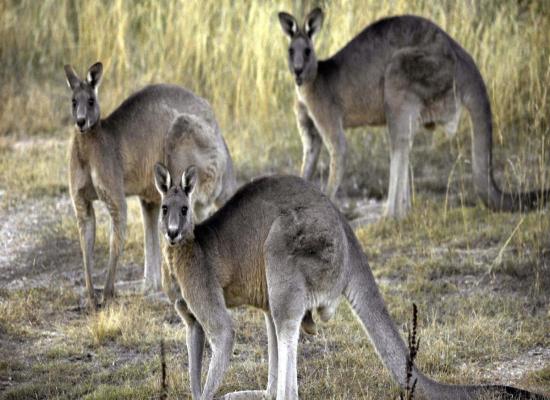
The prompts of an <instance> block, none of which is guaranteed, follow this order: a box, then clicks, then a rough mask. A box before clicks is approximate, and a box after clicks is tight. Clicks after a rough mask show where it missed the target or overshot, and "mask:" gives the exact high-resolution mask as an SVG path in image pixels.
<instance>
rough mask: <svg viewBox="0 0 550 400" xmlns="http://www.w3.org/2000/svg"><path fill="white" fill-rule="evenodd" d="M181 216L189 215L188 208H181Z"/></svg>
mask: <svg viewBox="0 0 550 400" xmlns="http://www.w3.org/2000/svg"><path fill="white" fill-rule="evenodd" d="M181 214H182V215H185V214H187V207H185V206H183V207H182V208H181Z"/></svg>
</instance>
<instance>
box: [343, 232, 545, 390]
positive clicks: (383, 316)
mask: <svg viewBox="0 0 550 400" xmlns="http://www.w3.org/2000/svg"><path fill="white" fill-rule="evenodd" d="M347 236H348V242H349V243H350V252H351V253H350V260H354V261H352V264H351V265H350V268H351V279H350V282H349V283H348V285H347V287H346V288H345V290H344V294H345V296H346V298H347V299H348V301H349V302H350V304H351V307H352V308H353V310H354V311H355V313H356V315H357V317H358V318H359V319H360V321H361V322H362V324H363V327H364V328H365V330H366V332H367V334H368V336H369V337H370V339H371V341H372V342H373V344H374V347H375V349H376V352H377V353H378V356H379V357H380V358H381V360H382V362H383V363H384V365H385V366H386V368H387V369H388V370H389V371H390V373H391V375H392V377H393V379H394V380H395V381H396V382H397V383H398V384H399V385H400V386H401V387H403V388H404V387H405V385H406V380H407V377H406V366H407V356H408V354H409V349H408V348H407V346H406V345H405V342H404V341H403V339H402V338H401V336H400V334H399V331H398V330H397V328H396V326H395V324H394V323H393V321H392V319H391V317H390V315H389V313H388V311H387V309H386V305H385V304H384V300H383V299H382V296H381V295H380V292H379V290H378V286H377V285H376V282H375V280H374V276H373V275H372V272H371V270H370V267H369V264H368V262H367V257H366V255H365V254H364V253H363V251H362V249H361V247H360V245H359V243H358V242H357V239H355V235H354V234H353V231H352V230H351V228H350V227H349V226H347ZM415 379H416V380H417V384H416V388H417V389H418V391H419V392H420V394H422V395H423V396H424V397H425V398H428V399H437V400H462V399H464V400H466V399H482V398H487V396H489V397H488V398H491V399H538V400H544V399H545V397H543V396H541V395H538V394H534V393H530V392H527V391H524V390H521V389H516V388H513V387H508V386H469V385H447V384H444V383H439V382H436V381H434V380H432V379H430V378H428V377H427V376H425V375H423V374H422V373H421V372H420V371H419V370H418V369H417V368H416V366H413V371H412V380H411V383H412V382H414V380H415ZM491 396H492V397H491Z"/></svg>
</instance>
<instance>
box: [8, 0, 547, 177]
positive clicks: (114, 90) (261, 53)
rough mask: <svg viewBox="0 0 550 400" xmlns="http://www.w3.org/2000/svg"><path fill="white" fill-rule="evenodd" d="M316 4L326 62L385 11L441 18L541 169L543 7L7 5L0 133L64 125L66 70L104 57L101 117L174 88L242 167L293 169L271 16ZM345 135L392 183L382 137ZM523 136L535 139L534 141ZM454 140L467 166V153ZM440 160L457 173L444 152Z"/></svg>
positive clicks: (66, 1)
mask: <svg viewBox="0 0 550 400" xmlns="http://www.w3.org/2000/svg"><path fill="white" fill-rule="evenodd" d="M315 5H321V6H322V7H323V8H324V10H325V11H326V20H325V26H324V27H323V29H322V32H321V34H320V35H319V37H318V40H317V52H318V55H319V57H320V58H324V57H327V56H329V55H331V54H332V53H333V52H335V51H336V50H337V49H339V48H340V47H341V46H343V45H344V44H345V43H346V42H347V41H348V40H350V39H351V38H352V37H353V36H354V35H355V34H357V33H358V32H359V31H360V30H362V29H363V27H364V26H366V25H367V24H368V23H370V22H372V21H374V20H376V19H377V18H380V17H382V16H386V15H391V14H401V13H414V14H418V15H422V16H425V17H427V18H430V19H432V20H434V21H435V22H437V23H438V24H439V25H440V26H441V27H442V28H443V29H445V30H446V31H447V32H449V33H450V34H451V35H452V36H453V37H454V38H456V39H457V41H458V42H459V43H461V44H462V45H463V46H464V47H465V48H466V49H467V50H468V51H469V52H470V53H471V54H472V55H473V57H474V59H475V60H476V62H477V64H478V66H479V68H480V69H481V71H482V74H483V76H484V77H485V79H486V82H487V86H488V88H489V91H490V95H491V100H492V105H493V111H494V116H495V121H496V123H495V127H496V129H495V135H494V136H495V139H496V140H495V142H496V144H497V145H502V144H504V145H505V146H507V148H508V149H512V151H511V152H510V153H513V154H519V155H518V157H520V158H521V157H523V156H524V157H527V158H529V157H531V156H532V155H533V153H535V154H536V156H537V158H536V160H535V161H532V163H533V165H534V166H537V163H538V164H541V163H542V164H544V163H545V157H544V151H546V152H547V149H548V141H549V140H550V128H549V125H550V123H549V116H548V115H549V114H550V112H549V110H550V107H549V104H550V96H549V94H548V90H549V88H550V48H549V45H548V32H550V12H549V11H548V7H547V3H546V2H545V1H544V0H541V1H539V2H537V1H530V2H529V1H516V0H508V1H499V0H489V1H476V0H468V1H466V0H465V1H459V2H455V1H452V0H441V1H432V0H412V1H410V0H390V1H380V0H334V1H296V2H291V1H288V0H287V1H280V2H264V1H239V2H235V1H233V0H186V1H184V0H180V1H168V0H160V1H157V0H143V1H139V2H135V1H129V0H113V1H99V0H98V1H84V0H55V1H54V0H43V1H34V0H17V1H16V0H5V1H2V2H0V59H1V63H0V115H1V119H0V135H7V134H18V135H35V134H41V133H46V134H48V135H52V134H56V132H63V131H64V130H66V128H67V127H68V126H69V125H70V121H69V119H68V114H69V105H68V104H69V102H68V90H67V88H66V86H65V82H64V76H63V68H62V66H63V64H65V63H71V64H73V65H74V66H75V67H76V69H77V70H78V71H80V72H81V73H82V74H83V73H84V72H85V68H87V67H88V66H89V65H90V64H92V63H93V62H95V61H96V60H101V61H103V63H104V65H105V78H104V83H103V86H102V88H101V93H100V96H101V104H102V109H103V114H104V115H105V114H107V113H108V112H110V111H112V110H113V109H114V107H115V106H116V105H117V104H118V103H120V102H121V101H122V100H123V98H124V97H125V96H127V95H128V94H129V93H131V92H132V91H134V90H136V89H137V88H139V87H141V86H143V85H145V84H147V83H151V82H174V83H178V84H181V85H184V86H186V87H188V88H190V89H191V90H193V91H195V92H196V93H198V94H199V95H201V96H203V97H205V98H207V99H208V100H209V101H210V102H211V103H212V104H213V106H214V108H215V110H216V113H217V116H218V118H219V120H220V123H221V126H222V128H223V131H224V133H225V136H226V138H227V139H228V142H229V147H230V150H231V152H232V154H233V157H234V158H235V160H236V162H237V165H238V167H239V168H240V170H241V171H243V170H254V171H257V170H269V169H271V170H286V171H294V172H295V171H297V169H298V164H299V162H300V152H301V144H300V140H299V136H298V134H297V132H296V126H295V121H294V115H293V111H292V104H293V98H294V88H293V82H292V78H291V76H290V74H289V72H288V71H287V69H286V61H285V57H286V43H287V41H286V38H285V37H284V35H283V34H282V32H281V31H280V28H279V25H278V20H277V12H278V11H280V10H287V11H291V12H294V13H296V14H298V15H302V14H303V13H304V12H305V11H307V10H308V9H310V8H311V7H313V6H315ZM465 129H467V124H464V123H463V124H462V130H465ZM57 134H64V133H57ZM463 136H467V135H463ZM348 137H350V138H351V146H350V147H351V148H352V151H351V152H350V161H349V163H348V165H351V166H350V168H351V171H370V172H366V174H368V173H371V174H375V175H377V176H378V178H377V179H378V180H382V181H385V179H384V177H385V175H386V174H387V172H386V169H387V168H386V165H387V153H386V152H385V148H386V144H385V139H384V135H376V136H374V138H372V137H371V136H370V135H365V134H364V133H359V134H352V135H348ZM543 139H545V140H546V141H545V142H544V141H543ZM526 140H529V141H531V140H534V142H532V143H531V142H529V143H531V144H527V145H526V144H525V143H526ZM457 143H458V144H455V145H454V146H455V147H458V150H457V151H458V152H462V151H464V155H465V157H466V158H468V155H469V150H468V149H467V148H466V147H464V146H461V145H460V143H459V142H457ZM541 145H542V147H541ZM521 146H524V147H523V148H522V147H521ZM525 146H526V147H525ZM462 147H464V149H463V148H462ZM515 149H517V152H516V151H514V150H515ZM545 149H546V150H545ZM507 151H508V150H507ZM521 154H523V156H521ZM541 154H542V158H541ZM454 156H456V154H455V155H454ZM454 156H453V157H454ZM512 161H514V160H512ZM444 162H445V163H446V164H452V162H449V161H448V157H445V160H444ZM503 164H504V166H505V167H506V168H508V169H509V170H510V171H511V172H510V174H521V172H517V171H515V170H514V168H513V165H511V166H510V165H508V164H510V162H504V163H503ZM512 164H513V162H512ZM380 165H382V167H380ZM449 168H450V167H449ZM542 169H544V168H542ZM530 170H531V169H526V171H530ZM447 172H448V171H447ZM538 175H540V174H538ZM380 177H381V178H380ZM514 179H516V178H513V179H512V180H514ZM537 179H538V180H540V178H537ZM516 180H517V179H516ZM371 183H373V182H371ZM374 184H376V182H374Z"/></svg>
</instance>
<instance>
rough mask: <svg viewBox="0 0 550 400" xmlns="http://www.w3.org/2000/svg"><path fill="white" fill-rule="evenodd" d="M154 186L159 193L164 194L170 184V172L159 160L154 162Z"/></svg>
mask: <svg viewBox="0 0 550 400" xmlns="http://www.w3.org/2000/svg"><path fill="white" fill-rule="evenodd" d="M155 186H156V187H157V190H158V192H159V193H160V194H161V195H164V194H166V192H168V189H170V186H172V179H171V178H170V172H168V169H167V168H166V167H165V166H164V165H162V164H161V163H159V162H158V163H156V164H155Z"/></svg>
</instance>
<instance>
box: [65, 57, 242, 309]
mask: <svg viewBox="0 0 550 400" xmlns="http://www.w3.org/2000/svg"><path fill="white" fill-rule="evenodd" d="M102 73H103V66H102V64H101V63H100V62H98V63H95V64H94V65H92V66H91V67H90V68H89V70H88V73H87V76H86V79H85V80H82V79H80V78H79V77H78V75H77V74H76V73H75V72H74V70H73V68H72V67H71V66H69V65H66V66H65V74H66V77H67V83H68V85H69V88H70V89H71V90H72V116H73V119H74V122H75V126H76V132H75V134H74V135H73V136H72V141H71V144H70V151H69V188H70V194H71V198H72V202H73V206H74V210H75V213H76V218H77V224H78V231H79V235H80V245H81V249H82V255H83V259H84V276H85V281H86V290H87V293H88V300H89V301H90V305H94V306H95V305H96V299H95V294H94V287H93V284H92V276H91V271H92V267H93V250H94V242H95V214H94V208H93V205H92V202H93V201H94V200H96V199H99V200H101V201H103V202H104V203H105V204H106V206H107V209H108V211H109V214H110V217H111V232H110V253H109V263H108V274H107V280H106V283H105V288H104V292H103V296H104V299H109V298H110V297H112V296H113V295H114V282H115V272H116V267H117V262H118V259H119V258H120V256H121V254H122V250H123V246H124V238H125V226H126V199H125V198H126V196H132V195H136V196H139V199H140V204H141V211H142V216H143V226H144V233H145V245H144V248H145V268H144V282H145V288H151V289H153V290H158V289H160V279H161V272H160V264H161V261H162V256H161V252H160V242H159V237H158V224H157V221H158V214H159V204H160V196H159V195H158V193H157V191H156V190H155V186H154V179H153V176H152V175H153V173H152V171H153V166H154V164H155V163H156V162H157V161H164V162H166V163H167V164H168V165H170V167H171V168H173V169H174V170H175V171H178V170H179V171H181V172H183V170H184V168H185V167H186V166H188V165H189V164H194V165H197V166H198V177H199V179H198V186H197V195H196V199H197V201H196V204H195V205H194V206H196V208H197V211H196V212H197V213H198V215H199V216H200V217H202V216H204V211H203V210H204V209H206V208H207V207H209V206H210V205H211V204H215V205H217V206H220V205H221V204H223V203H224V202H225V201H226V200H227V199H228V198H229V197H230V196H231V195H232V194H233V192H234V191H235V189H236V182H235V177H234V174H233V166H232V161H231V157H230V155H229V152H228V149H227V146H226V144H225V142H224V139H223V137H222V136H221V133H220V129H219V127H218V125H217V123H216V119H215V116H214V113H213V111H212V109H211V107H210V105H209V104H208V102H207V101H206V100H204V99H202V98H200V97H198V96H196V95H195V94H193V93H191V92H190V91H188V90H186V89H183V88H181V87H178V86H174V85H151V86H147V87H145V88H144V89H142V90H140V91H138V92H136V93H134V94H133V95H131V96H130V97H128V98H127V99H126V100H125V101H124V102H123V103H122V104H121V105H120V106H119V107H118V108H117V109H116V110H115V111H114V112H113V113H112V114H111V115H109V116H108V117H107V118H105V119H100V107H99V100H98V87H99V84H100V82H101V77H102Z"/></svg>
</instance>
